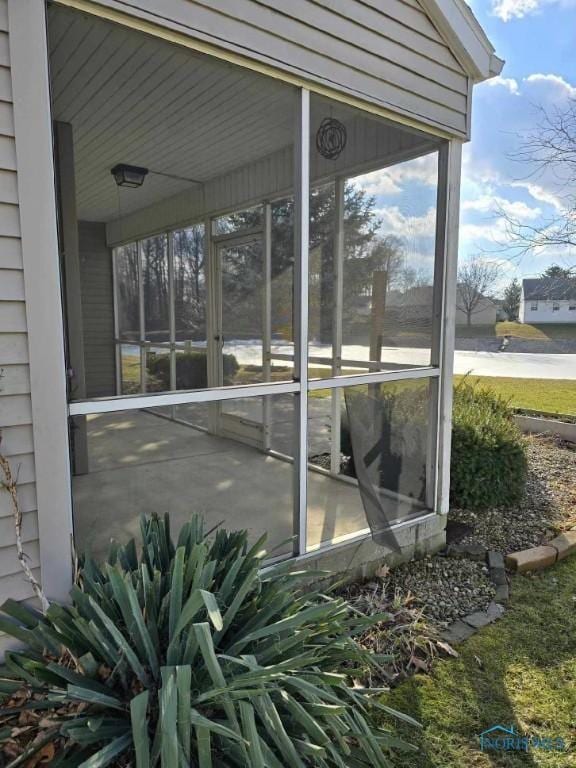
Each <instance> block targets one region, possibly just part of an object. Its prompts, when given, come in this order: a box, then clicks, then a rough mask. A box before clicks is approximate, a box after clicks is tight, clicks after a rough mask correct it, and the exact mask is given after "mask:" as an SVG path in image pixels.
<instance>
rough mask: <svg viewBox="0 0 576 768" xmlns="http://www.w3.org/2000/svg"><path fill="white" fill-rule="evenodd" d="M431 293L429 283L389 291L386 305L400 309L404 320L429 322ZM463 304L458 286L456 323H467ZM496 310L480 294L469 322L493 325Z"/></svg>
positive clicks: (491, 301)
mask: <svg viewBox="0 0 576 768" xmlns="http://www.w3.org/2000/svg"><path fill="white" fill-rule="evenodd" d="M432 293H433V288H432V286H431V285H424V286H418V287H415V288H410V289H409V290H407V291H406V292H404V293H401V292H400V291H391V292H390V293H389V295H388V298H387V300H386V305H387V307H389V308H392V307H395V308H398V309H400V310H401V314H402V315H403V317H402V319H403V320H404V322H408V321H412V322H417V321H421V322H426V321H428V322H429V321H430V319H431V317H432V306H433V305H432ZM463 304H464V302H463V301H462V295H461V291H460V288H458V295H457V298H456V325H466V324H467V318H466V312H464V311H463V310H462V309H460V307H462V306H463ZM497 312H498V307H497V306H496V303H495V302H494V301H493V300H492V299H491V298H489V297H488V296H482V297H481V298H480V301H479V302H478V304H477V306H476V307H475V309H474V312H473V313H472V317H471V324H472V325H494V323H495V322H496V319H497V317H496V315H497Z"/></svg>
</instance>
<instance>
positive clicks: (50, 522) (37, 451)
mask: <svg viewBox="0 0 576 768" xmlns="http://www.w3.org/2000/svg"><path fill="white" fill-rule="evenodd" d="M8 31H9V37H10V66H11V76H12V93H13V101H14V124H15V135H16V167H17V170H18V202H19V212H20V228H21V240H22V260H23V266H24V290H25V295H26V323H27V331H28V351H29V356H30V392H31V407H32V429H33V435H34V457H35V462H34V463H35V482H36V499H37V505H38V506H37V509H38V538H39V541H40V571H41V580H42V587H43V589H44V592H45V594H46V595H47V597H48V598H49V599H51V600H58V601H66V600H67V598H68V592H69V590H70V587H71V586H72V553H71V535H72V498H71V490H70V489H71V478H70V456H69V444H68V418H67V416H68V414H67V407H66V373H65V361H64V324H63V317H62V290H61V285H60V269H59V263H58V234H57V230H56V198H55V185H54V162H53V154H52V121H51V115H50V85H49V77H48V51H47V33H46V7H45V3H44V2H43V0H28V1H27V2H22V0H8Z"/></svg>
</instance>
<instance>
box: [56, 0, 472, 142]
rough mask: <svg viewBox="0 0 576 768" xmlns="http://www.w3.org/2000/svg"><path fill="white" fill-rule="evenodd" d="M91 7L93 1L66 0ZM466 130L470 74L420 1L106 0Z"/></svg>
mask: <svg viewBox="0 0 576 768" xmlns="http://www.w3.org/2000/svg"><path fill="white" fill-rule="evenodd" d="M58 2H60V3H62V4H64V5H71V6H74V7H82V6H83V5H84V6H86V3H85V2H83V0H58ZM92 5H93V6H96V7H100V8H101V9H102V10H103V11H104V10H109V11H110V12H121V13H122V14H126V15H130V16H133V17H135V18H137V19H141V20H144V21H152V22H154V23H155V24H163V25H165V26H166V27H167V28H169V29H173V30H177V31H182V32H184V33H186V34H192V35H193V36H194V37H197V38H198V39H199V41H205V42H208V43H211V44H213V45H216V46H218V47H220V48H223V49H226V50H229V51H233V52H234V53H235V54H239V55H241V56H244V57H249V58H251V59H253V60H256V61H259V62H262V63H263V64H268V65H272V66H274V67H278V68H280V69H282V70H285V71H286V72H287V73H288V72H290V73H292V74H293V75H295V76H296V77H298V78H304V79H306V80H309V81H312V82H316V83H318V84H321V85H324V86H327V87H330V88H337V89H338V90H341V91H343V92H345V93H347V94H349V95H351V96H354V97H356V98H358V99H362V100H366V101H367V102H372V103H374V104H375V105H378V106H380V107H382V108H384V109H390V110H391V111H392V112H394V113H396V114H403V115H405V116H406V117H407V118H408V119H413V120H415V121H418V122H419V123H426V124H429V125H430V126H434V127H435V128H437V129H439V130H440V131H442V132H443V133H446V134H450V135H456V136H461V137H466V136H467V134H468V127H469V126H468V113H469V109H468V100H469V94H470V90H471V83H470V79H469V77H468V76H467V74H466V73H465V71H464V69H463V67H462V65H461V64H460V63H459V62H458V61H457V59H456V57H455V56H454V54H453V53H452V52H451V50H450V48H449V47H448V45H447V44H446V42H445V41H444V39H443V37H442V36H441V34H440V33H439V32H438V30H437V29H436V27H435V26H434V24H433V23H432V21H431V20H430V19H429V17H428V16H427V14H426V13H425V11H424V9H423V7H422V5H420V3H419V2H418V0H409V2H405V0H386V2H383V0H370V2H360V0H318V1H317V2H312V0H292V2H290V3H284V2H281V0H260V1H259V2H256V0H235V2H234V3H230V2H228V0H137V1H136V0H132V2H118V1H117V0H96V2H94V3H92Z"/></svg>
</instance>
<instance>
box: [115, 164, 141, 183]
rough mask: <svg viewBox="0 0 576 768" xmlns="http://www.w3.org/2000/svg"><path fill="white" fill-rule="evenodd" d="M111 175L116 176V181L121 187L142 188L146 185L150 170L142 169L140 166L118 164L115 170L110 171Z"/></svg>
mask: <svg viewBox="0 0 576 768" xmlns="http://www.w3.org/2000/svg"><path fill="white" fill-rule="evenodd" d="M110 173H111V174H112V176H114V180H115V182H116V184H118V186H119V187H131V188H132V189H136V187H141V186H142V184H144V179H145V178H146V175H147V174H148V168H141V167H140V166H138V165H127V164H126V163H118V165H115V166H114V168H111V169H110Z"/></svg>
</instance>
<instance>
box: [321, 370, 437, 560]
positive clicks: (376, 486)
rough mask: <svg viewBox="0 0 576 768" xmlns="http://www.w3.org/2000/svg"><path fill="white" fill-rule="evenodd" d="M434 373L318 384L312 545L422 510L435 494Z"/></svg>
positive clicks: (377, 534) (380, 537)
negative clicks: (334, 385)
mask: <svg viewBox="0 0 576 768" xmlns="http://www.w3.org/2000/svg"><path fill="white" fill-rule="evenodd" d="M433 408H434V405H433V401H432V397H431V392H430V384H429V381H428V380H417V381H398V382H393V383H386V384H375V385H362V386H355V387H346V388H344V387H342V388H337V389H331V390H329V389H326V390H317V391H314V392H311V393H310V396H309V399H308V411H309V413H308V460H309V462H310V463H311V465H313V466H312V467H311V468H310V470H309V472H308V544H309V547H311V548H314V547H317V546H318V545H319V544H320V543H322V542H329V541H334V540H337V539H340V538H342V537H346V536H349V535H353V534H355V533H358V532H360V531H362V530H365V529H370V530H371V532H372V535H373V537H374V539H375V541H377V542H379V543H380V542H381V543H383V544H385V545H387V546H392V547H393V546H394V539H393V536H392V534H391V533H390V531H389V528H390V525H391V524H393V523H395V522H398V521H399V520H404V519H406V518H409V517H411V516H413V515H419V514H422V512H423V511H424V510H426V508H427V507H428V506H430V505H431V504H430V499H431V498H432V493H433V474H432V472H431V470H430V468H429V467H430V466H432V463H431V462H432V458H433V457H432V456H430V455H429V454H430V452H431V450H432V447H431V440H430V429H429V425H430V424H431V423H433V422H432V418H431V414H432V409H433Z"/></svg>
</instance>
